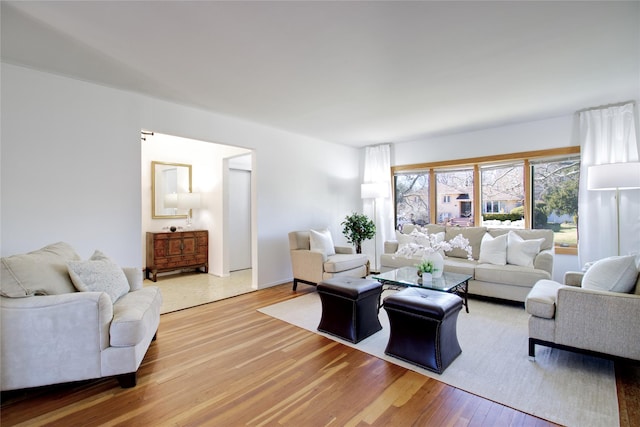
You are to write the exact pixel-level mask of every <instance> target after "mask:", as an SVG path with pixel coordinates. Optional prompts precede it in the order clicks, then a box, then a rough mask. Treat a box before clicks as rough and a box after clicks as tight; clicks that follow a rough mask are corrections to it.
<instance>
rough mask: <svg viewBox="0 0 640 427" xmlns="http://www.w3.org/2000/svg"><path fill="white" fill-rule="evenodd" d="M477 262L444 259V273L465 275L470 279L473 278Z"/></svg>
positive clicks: (465, 259)
mask: <svg viewBox="0 0 640 427" xmlns="http://www.w3.org/2000/svg"><path fill="white" fill-rule="evenodd" d="M477 266H478V261H474V260H470V259H467V258H464V259H462V258H449V257H447V258H445V259H444V271H446V272H448V273H458V274H467V275H469V276H471V278H474V277H475V271H476V267H477Z"/></svg>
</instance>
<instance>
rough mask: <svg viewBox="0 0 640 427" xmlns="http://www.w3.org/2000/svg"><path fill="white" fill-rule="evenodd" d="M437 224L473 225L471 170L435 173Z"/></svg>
mask: <svg viewBox="0 0 640 427" xmlns="http://www.w3.org/2000/svg"><path fill="white" fill-rule="evenodd" d="M436 183H437V185H436V194H437V200H438V206H436V212H437V219H438V224H449V225H460V226H463V227H468V226H472V225H473V169H460V170H455V171H441V172H436Z"/></svg>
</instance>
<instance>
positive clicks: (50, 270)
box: [0, 242, 80, 298]
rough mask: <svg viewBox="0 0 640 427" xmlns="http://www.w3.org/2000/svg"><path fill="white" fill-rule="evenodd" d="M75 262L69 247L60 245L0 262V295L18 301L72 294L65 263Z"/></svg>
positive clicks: (75, 254) (59, 243)
mask: <svg viewBox="0 0 640 427" xmlns="http://www.w3.org/2000/svg"><path fill="white" fill-rule="evenodd" d="M79 259H80V256H79V255H78V254H77V253H76V252H75V250H74V249H73V248H72V247H71V245H69V244H68V243H64V242H58V243H54V244H51V245H48V246H45V247H43V248H41V249H38V250H36V251H33V252H29V253H26V254H20V255H12V256H9V257H5V258H2V260H1V261H2V280H0V295H2V296H4V297H10V298H18V297H27V296H32V295H59V294H66V293H71V292H75V291H76V289H75V288H74V287H73V283H72V282H71V278H70V277H69V272H68V271H67V262H68V261H73V260H79Z"/></svg>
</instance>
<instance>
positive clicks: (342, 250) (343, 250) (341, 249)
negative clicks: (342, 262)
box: [333, 246, 356, 254]
mask: <svg viewBox="0 0 640 427" xmlns="http://www.w3.org/2000/svg"><path fill="white" fill-rule="evenodd" d="M333 248H334V250H335V251H336V253H337V254H355V253H356V250H355V249H353V248H352V247H351V246H334V247H333Z"/></svg>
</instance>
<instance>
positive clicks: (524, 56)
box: [0, 1, 640, 147]
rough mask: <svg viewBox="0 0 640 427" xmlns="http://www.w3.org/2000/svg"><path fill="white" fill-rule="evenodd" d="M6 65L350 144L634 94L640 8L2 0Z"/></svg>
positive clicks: (542, 114) (638, 76)
mask: <svg viewBox="0 0 640 427" xmlns="http://www.w3.org/2000/svg"><path fill="white" fill-rule="evenodd" d="M1 13H2V25H1V31H2V34H1V35H2V49H1V51H0V52H1V54H2V60H3V61H5V62H8V63H14V64H19V65H25V66H29V67H34V68H37V69H43V70H47V71H51V72H55V73H59V74H63V75H67V76H71V77H74V78H78V79H81V80H86V81H92V82H97V83H100V84H104V85H108V86H112V87H118V88H122V89H126V90H132V91H136V92H140V93H145V94H150V95H153V96H154V97H158V98H163V99H167V100H171V101H174V102H178V103H181V104H185V105H191V106H196V107H200V108H204V109H207V110H210V111H214V112H217V113H221V114H225V115H230V116H235V117H240V118H243V119H246V120H250V121H253V122H257V123H261V124H265V125H267V126H272V127H276V128H280V129H284V130H288V131H291V132H295V133H298V134H302V135H307V136H311V137H315V138H319V139H323V140H327V141H333V142H337V143H341V144H348V145H352V146H356V147H359V146H365V145H369V144H376V143H381V142H402V141H407V140H415V139H418V138H421V137H427V136H432V135H439V134H445V133H454V132H460V131H468V130H473V129H480V128H486V127H492V126H499V125H504V124H508V123H514V122H521V121H530V120H536V119H542V118H548V117H554V116H558V115H564V114H571V113H573V112H575V111H576V110H579V109H582V108H587V107H593V106H597V105H602V104H609V103H616V102H622V101H628V100H630V99H633V98H640V2H637V1H632V2H609V1H606V2H593V1H588V2H579V1H568V2H525V1H511V2H504V1H498V2H485V1H471V2H458V1H449V2H434V1H428V2H404V1H391V2H382V1H372V2H369V1H357V2H341V1H331V2H323V1H320V2H307V1H292V2H272V1H258V2H243V1H229V2H221V1H194V2H190V1H189V2H187V1H85V2H77V1H69V2H63V1H28V2H14V1H2V10H1Z"/></svg>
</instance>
